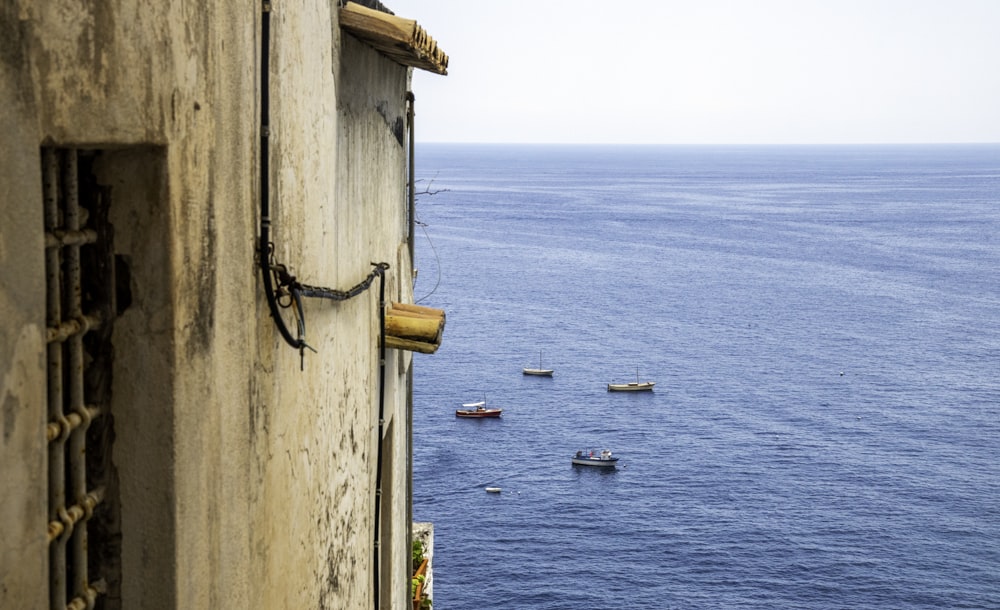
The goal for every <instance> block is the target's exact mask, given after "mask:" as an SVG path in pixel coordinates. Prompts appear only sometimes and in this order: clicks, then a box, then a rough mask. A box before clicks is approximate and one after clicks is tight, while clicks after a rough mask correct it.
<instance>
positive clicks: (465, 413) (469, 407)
mask: <svg viewBox="0 0 1000 610" xmlns="http://www.w3.org/2000/svg"><path fill="white" fill-rule="evenodd" d="M462 407H464V408H462V409H455V417H469V418H478V419H481V418H484V417H500V414H501V413H503V409H487V408H486V401H485V400H481V401H479V402H469V403H465V404H463V405H462Z"/></svg>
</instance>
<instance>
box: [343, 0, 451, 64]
mask: <svg viewBox="0 0 1000 610" xmlns="http://www.w3.org/2000/svg"><path fill="white" fill-rule="evenodd" d="M339 15H340V27H341V28H342V29H344V30H346V31H348V32H350V33H351V34H352V35H353V36H354V37H355V38H357V39H359V40H361V41H362V42H365V43H367V44H369V45H371V46H373V47H375V49H377V50H378V51H379V52H381V53H382V54H383V55H385V56H386V57H388V58H390V59H392V60H393V61H395V62H397V63H399V64H402V65H404V66H411V67H414V68H420V69H421V70H427V71H428V72H434V73H435V74H448V56H447V55H445V53H444V51H442V50H441V49H439V48H438V46H437V42H435V40H434V39H433V38H431V37H430V35H428V34H427V32H425V31H424V29H423V28H422V27H420V26H419V25H418V24H417V22H416V21H414V20H412V19H404V18H402V17H397V16H396V15H391V14H389V13H383V12H381V11H376V10H373V9H370V8H367V7H364V6H361V5H360V4H357V3H356V2H348V3H347V4H346V5H344V6H343V7H341V8H340V13H339Z"/></svg>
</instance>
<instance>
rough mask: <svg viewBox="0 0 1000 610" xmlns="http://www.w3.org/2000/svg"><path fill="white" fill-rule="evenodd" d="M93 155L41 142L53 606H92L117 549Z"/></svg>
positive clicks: (101, 241)
mask: <svg viewBox="0 0 1000 610" xmlns="http://www.w3.org/2000/svg"><path fill="white" fill-rule="evenodd" d="M97 156H98V153H96V152H94V151H81V150H76V149H56V148H43V149H42V184H43V201H44V220H45V273H46V312H45V317H46V326H47V336H46V339H47V364H48V376H47V386H48V406H47V410H48V422H47V425H46V430H45V433H46V437H47V439H48V465H49V468H48V490H49V501H48V541H49V600H50V607H51V608H53V609H55V608H59V609H67V608H70V609H83V608H95V607H98V601H99V599H98V598H99V597H100V596H102V594H105V593H107V591H108V582H109V580H113V581H117V579H116V578H114V576H113V574H112V573H111V572H110V571H109V566H105V565H100V561H95V559H94V558H104V557H108V556H111V557H114V556H115V555H116V553H114V552H112V553H110V554H109V553H108V552H107V548H103V547H106V546H107V543H108V542H109V541H110V539H111V538H112V537H110V536H109V535H108V534H107V532H108V531H109V528H108V527H107V521H108V519H109V514H110V511H109V506H108V504H109V502H108V501H107V499H108V498H109V497H110V495H111V494H109V492H108V490H109V481H110V477H109V473H110V472H111V469H110V467H109V466H108V464H109V463H110V447H109V443H110V440H111V438H112V437H113V433H112V430H111V418H110V415H109V413H108V404H109V398H110V373H111V370H110V363H111V357H110V354H111V351H110V350H111V346H110V325H111V321H112V320H113V317H114V309H113V308H114V292H113V290H112V286H113V276H114V264H113V263H114V259H113V253H112V250H111V247H110V238H111V227H110V225H109V224H108V222H107V211H106V206H107V199H108V197H107V194H108V193H107V191H106V190H102V189H101V188H100V187H99V186H97V185H96V183H95V182H94V180H93V179H92V177H91V172H90V165H91V164H92V163H93V161H94V159H95V158H96V157H97ZM88 462H89V463H88ZM91 530H93V531H94V535H90V532H91ZM88 560H90V561H89V563H90V564H92V565H88ZM114 561H115V562H117V559H115V560H114ZM109 576H110V578H109Z"/></svg>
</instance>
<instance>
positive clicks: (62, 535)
mask: <svg viewBox="0 0 1000 610" xmlns="http://www.w3.org/2000/svg"><path fill="white" fill-rule="evenodd" d="M105 491H106V489H105V488H104V487H103V486H102V487H98V488H96V489H94V490H93V491H91V492H90V493H85V494H83V496H81V497H80V500H79V502H77V503H76V504H74V505H73V506H70V507H69V508H60V509H59V511H58V518H57V519H53V520H51V521H49V527H48V539H49V543H50V544H51V543H52V542H56V541H58V540H63V541H65V540H66V538H68V537H69V536H70V535H72V534H73V531H74V530H75V529H76V524H77V523H78V522H79V521H81V520H83V521H86V520H87V519H90V516H91V515H92V514H93V512H94V508H95V507H96V506H97V505H98V504H100V503H101V502H103V501H104V494H105ZM65 603H66V602H65V598H64V600H63V604H64V605H65Z"/></svg>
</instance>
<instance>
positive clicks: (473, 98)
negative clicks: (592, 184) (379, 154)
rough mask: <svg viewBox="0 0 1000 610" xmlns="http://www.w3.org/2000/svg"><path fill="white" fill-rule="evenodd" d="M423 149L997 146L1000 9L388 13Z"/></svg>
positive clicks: (800, 4)
mask: <svg viewBox="0 0 1000 610" xmlns="http://www.w3.org/2000/svg"><path fill="white" fill-rule="evenodd" d="M383 1H384V3H385V4H386V6H388V7H389V8H390V9H391V10H392V11H393V12H395V13H396V15H398V16H400V17H405V18H408V19H415V20H416V21H417V23H418V24H419V25H420V26H421V27H422V28H423V29H424V30H426V31H427V33H428V34H430V35H431V36H432V37H433V38H434V39H435V40H436V41H437V43H438V47H439V48H440V49H442V50H443V51H444V52H445V53H447V54H448V56H449V66H448V75H447V76H440V75H436V74H432V73H429V72H425V71H422V70H415V71H414V77H413V92H414V95H415V97H416V105H415V109H416V124H415V126H416V138H417V141H418V142H490V143H493V142H496V143H601V144H603V143H619V144H842V143H843V144H846V143H930V142H963V143H964V142H1000V0H937V1H931V0H743V1H738V0H684V1H680V0H631V1H629V2H615V1H613V0H606V1H603V2H598V1H596V0H534V1H528V0H492V1H484V0H383Z"/></svg>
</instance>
